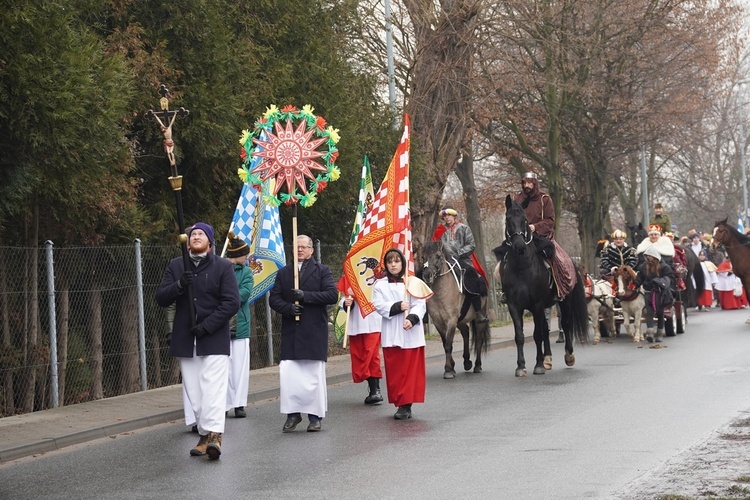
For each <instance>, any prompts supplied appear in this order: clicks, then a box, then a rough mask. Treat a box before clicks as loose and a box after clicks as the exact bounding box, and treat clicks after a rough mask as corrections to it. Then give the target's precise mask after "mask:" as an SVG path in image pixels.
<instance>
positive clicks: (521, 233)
mask: <svg viewBox="0 0 750 500" xmlns="http://www.w3.org/2000/svg"><path fill="white" fill-rule="evenodd" d="M514 236H520V237H521V238H522V239H523V243H524V244H525V245H527V246H528V245H529V244H530V243H531V240H532V239H534V233H532V232H531V231H529V227H528V225H527V226H526V227H525V228H524V230H523V231H516V232H515V233H511V232H510V231H508V230H507V229H506V230H505V242H506V243H507V244H508V245H510V240H511V239H512V238H513V237H514ZM527 236H528V238H529V239H528V240H527V239H526V237H527Z"/></svg>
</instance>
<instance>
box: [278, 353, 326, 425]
mask: <svg viewBox="0 0 750 500" xmlns="http://www.w3.org/2000/svg"><path fill="white" fill-rule="evenodd" d="M279 393H280V398H279V399H280V401H281V413H283V414H285V415H288V414H289V413H307V414H313V415H317V416H319V417H320V418H323V417H325V416H326V411H327V410H328V387H327V386H326V362H325V361H315V360H310V359H298V360H290V359H285V360H283V361H281V362H280V363H279Z"/></svg>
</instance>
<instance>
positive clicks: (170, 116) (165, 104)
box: [147, 84, 190, 171]
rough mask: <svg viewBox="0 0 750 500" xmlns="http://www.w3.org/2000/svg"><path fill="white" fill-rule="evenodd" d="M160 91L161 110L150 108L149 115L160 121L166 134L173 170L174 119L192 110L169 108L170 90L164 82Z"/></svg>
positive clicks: (165, 150) (168, 155) (168, 153)
mask: <svg viewBox="0 0 750 500" xmlns="http://www.w3.org/2000/svg"><path fill="white" fill-rule="evenodd" d="M159 93H160V94H161V99H159V103H160V105H161V111H159V112H155V111H154V110H149V112H148V114H147V116H153V117H154V118H156V121H157V122H159V126H160V128H161V132H162V134H164V152H165V153H167V159H169V166H170V167H172V170H173V171H174V170H175V166H176V164H177V162H176V160H175V157H174V140H172V125H174V121H175V120H176V119H177V116H178V115H179V116H187V115H188V114H189V113H190V112H189V111H188V110H186V109H185V108H180V109H179V110H178V111H170V110H169V99H168V98H167V95H169V90H168V89H167V87H166V85H164V84H162V85H161V86H160V87H159ZM162 118H163V120H162ZM166 122H169V125H165V123H166Z"/></svg>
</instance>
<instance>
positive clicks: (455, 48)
mask: <svg viewBox="0 0 750 500" xmlns="http://www.w3.org/2000/svg"><path fill="white" fill-rule="evenodd" d="M404 5H405V6H406V9H407V10H408V12H409V18H410V20H411V22H412V25H413V27H414V36H415V45H416V47H415V50H414V54H415V56H414V61H413V65H412V68H413V72H412V75H411V79H410V82H409V83H410V89H409V90H410V95H409V96H408V103H409V104H408V109H407V111H408V113H409V114H410V117H411V125H412V130H411V137H412V143H411V148H412V151H413V152H415V153H417V154H414V155H412V165H411V166H410V167H411V172H410V176H411V178H410V182H411V185H412V186H416V185H419V186H420V189H419V193H420V194H419V196H418V197H417V196H413V197H412V198H411V200H410V203H411V216H412V237H413V246H414V257H415V264H416V265H417V266H419V265H420V264H421V248H422V246H423V244H424V243H425V242H427V241H429V240H430V237H431V236H432V231H433V230H434V228H435V226H436V224H437V213H438V210H439V209H440V201H441V198H442V193H443V190H444V189H445V184H446V181H447V178H448V174H450V173H451V172H453V171H454V170H455V169H456V165H457V163H458V160H459V157H460V152H461V147H462V146H463V144H464V142H465V138H466V132H467V130H468V126H469V96H470V87H471V68H472V59H473V58H472V54H473V53H474V49H475V47H474V37H475V31H476V26H477V16H478V13H479V10H480V3H479V2H476V1H473V0H456V1H451V2H443V3H442V4H441V7H442V9H441V10H440V11H439V12H438V11H437V10H433V6H432V5H429V6H428V5H426V4H425V3H424V2H419V1H417V0H406V1H405V2H404ZM417 159H418V161H419V162H422V163H421V164H419V165H417V161H415V160H417ZM414 167H419V168H414Z"/></svg>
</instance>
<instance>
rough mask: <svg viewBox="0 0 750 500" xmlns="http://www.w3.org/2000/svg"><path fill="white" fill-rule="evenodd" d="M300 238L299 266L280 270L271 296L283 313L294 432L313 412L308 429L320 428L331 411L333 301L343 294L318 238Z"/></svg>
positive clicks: (286, 390) (286, 395)
mask: <svg viewBox="0 0 750 500" xmlns="http://www.w3.org/2000/svg"><path fill="white" fill-rule="evenodd" d="M296 243H297V260H298V263H297V266H298V269H294V264H289V265H286V266H284V267H282V268H281V269H279V271H278V272H277V273H276V280H275V281H274V284H273V287H272V288H271V293H270V297H269V302H270V304H271V308H273V310H274V311H276V312H277V313H279V314H281V355H280V361H279V384H280V385H279V392H280V397H279V399H280V403H281V413H283V414H286V416H287V418H286V422H284V426H283V427H282V429H281V430H282V432H292V431H294V429H295V428H296V427H297V425H298V424H299V423H300V422H302V413H307V419H308V421H309V424H308V426H307V432H318V431H320V430H321V421H322V420H323V418H325V414H326V411H327V410H328V389H327V387H326V361H328V306H329V305H331V304H335V303H336V301H337V299H338V295H339V294H338V290H337V289H336V282H335V281H334V280H333V274H331V270H330V269H329V268H328V266H326V265H325V264H322V263H320V262H316V261H315V260H314V259H313V258H312V256H313V250H314V249H313V242H312V239H311V238H310V237H309V236H306V235H300V236H298V237H297V241H296ZM295 271H296V272H298V274H299V278H298V283H299V286H298V287H295V280H294V275H295Z"/></svg>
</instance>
